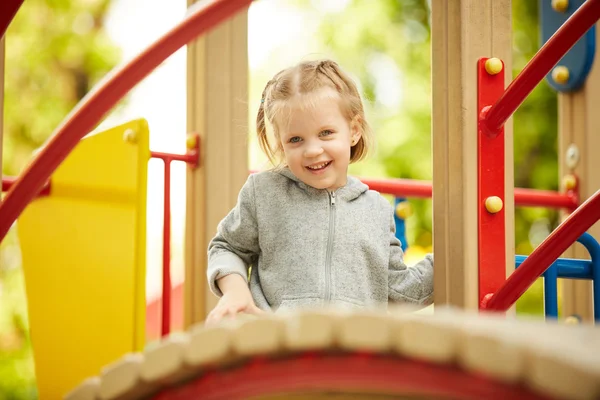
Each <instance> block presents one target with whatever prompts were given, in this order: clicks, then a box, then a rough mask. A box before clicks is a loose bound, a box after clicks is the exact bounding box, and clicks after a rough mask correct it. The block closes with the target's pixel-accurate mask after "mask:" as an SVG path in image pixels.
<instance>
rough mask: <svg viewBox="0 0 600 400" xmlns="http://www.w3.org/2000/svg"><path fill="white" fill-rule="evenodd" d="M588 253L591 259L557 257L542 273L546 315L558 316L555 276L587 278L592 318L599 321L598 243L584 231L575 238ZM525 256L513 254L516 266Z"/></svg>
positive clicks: (599, 276) (599, 259)
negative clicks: (592, 304)
mask: <svg viewBox="0 0 600 400" xmlns="http://www.w3.org/2000/svg"><path fill="white" fill-rule="evenodd" d="M577 241H578V242H579V243H581V244H582V245H583V246H584V247H585V248H586V249H587V251H588V253H590V257H591V260H579V259H573V258H559V259H557V260H556V261H555V262H553V263H552V265H550V267H549V268H548V269H547V270H546V272H544V273H543V274H542V276H543V277H544V310H545V314H546V317H554V318H557V317H558V300H557V290H558V288H557V278H567V279H589V280H592V285H593V297H594V299H593V301H594V320H595V321H596V322H600V244H598V242H597V241H596V240H595V239H594V238H593V237H592V235H590V234H589V233H587V232H585V233H584V234H583V235H581V236H580V237H579V239H577ZM526 258H527V256H515V266H516V267H517V268H518V267H519V266H520V265H521V264H522V263H523V261H525V259H526Z"/></svg>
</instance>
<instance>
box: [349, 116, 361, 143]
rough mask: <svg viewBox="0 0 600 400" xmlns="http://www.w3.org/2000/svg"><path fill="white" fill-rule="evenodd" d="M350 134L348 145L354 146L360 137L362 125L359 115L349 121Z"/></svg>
mask: <svg viewBox="0 0 600 400" xmlns="http://www.w3.org/2000/svg"><path fill="white" fill-rule="evenodd" d="M350 133H351V139H350V143H351V144H352V146H354V145H356V144H357V143H358V141H359V140H360V138H361V137H362V124H361V118H360V115H356V116H354V118H352V121H350Z"/></svg>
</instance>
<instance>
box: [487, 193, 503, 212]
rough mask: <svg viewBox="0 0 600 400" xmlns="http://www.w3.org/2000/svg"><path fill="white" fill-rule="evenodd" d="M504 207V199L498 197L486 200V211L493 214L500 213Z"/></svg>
mask: <svg viewBox="0 0 600 400" xmlns="http://www.w3.org/2000/svg"><path fill="white" fill-rule="evenodd" d="M502 207H504V203H503V202H502V199H501V198H500V197H498V196H490V197H488V198H487V199H485V209H486V210H487V211H488V212H489V213H491V214H496V213H497V212H500V211H501V210H502Z"/></svg>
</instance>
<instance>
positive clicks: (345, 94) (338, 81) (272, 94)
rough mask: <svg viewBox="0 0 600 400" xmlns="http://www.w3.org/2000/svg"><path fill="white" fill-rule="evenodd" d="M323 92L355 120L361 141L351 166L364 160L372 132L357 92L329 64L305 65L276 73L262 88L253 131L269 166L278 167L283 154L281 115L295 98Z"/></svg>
mask: <svg viewBox="0 0 600 400" xmlns="http://www.w3.org/2000/svg"><path fill="white" fill-rule="evenodd" d="M325 88H331V89H333V90H334V91H335V92H336V93H337V94H338V95H339V100H340V107H341V109H342V111H343V112H344V113H345V116H346V117H347V118H348V121H351V120H355V119H356V121H357V123H358V124H359V126H358V128H359V129H360V130H361V133H362V135H361V137H360V140H359V141H358V143H357V144H356V145H354V146H353V147H352V149H351V151H350V162H356V161H359V160H361V159H363V158H364V157H365V156H366V154H367V150H368V149H369V148H370V146H371V141H372V138H371V130H370V127H369V125H368V123H367V121H366V119H365V111H364V108H363V103H362V100H361V98H360V94H359V92H358V89H357V88H356V85H355V83H354V82H353V81H352V79H350V77H349V76H348V75H347V74H346V73H345V72H344V71H343V70H342V69H341V68H340V67H339V66H338V64H337V63H335V62H334V61H331V60H318V61H305V62H302V63H300V64H297V65H295V66H292V67H289V68H286V69H284V70H282V71H280V72H278V73H277V74H276V75H275V76H274V77H273V79H271V80H270V81H269V82H267V85H266V86H265V88H264V90H263V93H262V98H261V104H260V107H259V109H258V115H257V117H256V131H257V135H258V142H259V144H260V147H261V149H262V150H263V152H264V153H265V154H266V155H267V157H268V158H269V160H270V161H271V163H273V164H274V165H276V164H277V159H278V158H280V155H281V153H282V151H283V150H282V147H281V142H280V140H279V131H278V130H279V128H278V126H280V124H281V122H282V121H283V120H285V116H284V115H283V113H284V112H285V111H284V110H285V109H286V108H288V107H286V105H288V104H289V102H290V101H292V100H293V99H295V98H306V97H307V95H311V94H315V92H317V91H320V90H322V89H325ZM267 126H269V127H270V128H271V130H272V131H273V136H274V138H275V139H276V144H277V145H276V146H275V147H273V146H272V145H271V143H270V142H269V139H268V137H267V136H268V135H267Z"/></svg>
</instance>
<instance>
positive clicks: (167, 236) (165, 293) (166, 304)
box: [161, 157, 171, 336]
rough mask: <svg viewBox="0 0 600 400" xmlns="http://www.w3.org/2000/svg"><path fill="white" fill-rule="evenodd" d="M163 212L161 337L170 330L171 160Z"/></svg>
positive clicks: (167, 161) (168, 163) (166, 172)
mask: <svg viewBox="0 0 600 400" xmlns="http://www.w3.org/2000/svg"><path fill="white" fill-rule="evenodd" d="M164 162H165V178H164V181H165V187H164V210H163V274H162V275H163V277H162V278H163V284H162V328H161V334H162V336H167V335H168V334H169V331H170V330H171V159H170V158H168V157H167V158H165V159H164Z"/></svg>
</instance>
